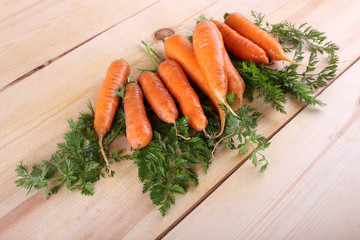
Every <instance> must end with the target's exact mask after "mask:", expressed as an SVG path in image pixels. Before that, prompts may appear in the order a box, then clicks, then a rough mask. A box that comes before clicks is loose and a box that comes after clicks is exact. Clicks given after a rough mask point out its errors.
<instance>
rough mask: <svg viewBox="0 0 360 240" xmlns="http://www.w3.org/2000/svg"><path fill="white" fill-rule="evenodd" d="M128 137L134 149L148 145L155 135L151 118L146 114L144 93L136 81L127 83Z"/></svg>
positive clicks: (125, 106)
mask: <svg viewBox="0 0 360 240" xmlns="http://www.w3.org/2000/svg"><path fill="white" fill-rule="evenodd" d="M124 112H125V125H126V138H127V140H128V142H129V144H130V146H131V147H132V148H133V149H141V148H144V147H146V146H147V145H148V144H149V143H150V141H151V139H152V136H153V132H152V128H151V125H150V122H149V119H148V117H147V115H146V110H145V106H144V100H143V93H142V91H141V88H140V86H139V85H138V84H137V83H135V82H130V83H128V84H127V85H126V88H125V95H124Z"/></svg>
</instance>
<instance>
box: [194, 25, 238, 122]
mask: <svg viewBox="0 0 360 240" xmlns="http://www.w3.org/2000/svg"><path fill="white" fill-rule="evenodd" d="M193 46H194V52H195V57H196V60H197V62H198V64H199V66H200V67H201V68H202V69H203V71H204V75H205V78H206V81H207V83H208V86H209V89H210V91H211V92H212V93H213V94H214V96H215V97H216V98H217V100H218V101H219V102H220V103H221V104H223V105H224V106H225V107H227V108H228V109H229V111H230V112H231V113H232V114H234V115H235V116H237V114H236V113H235V112H234V110H232V108H231V107H230V106H229V104H228V103H227V102H226V94H227V84H228V79H227V76H226V71H225V51H226V50H225V47H224V43H223V39H222V36H221V33H220V31H219V30H218V29H217V27H216V25H215V24H214V23H213V22H211V21H208V20H204V21H200V22H199V23H198V24H197V25H196V27H195V29H194V32H193Z"/></svg>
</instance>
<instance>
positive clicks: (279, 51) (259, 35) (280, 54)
mask: <svg viewBox="0 0 360 240" xmlns="http://www.w3.org/2000/svg"><path fill="white" fill-rule="evenodd" d="M224 18H225V23H226V24H227V25H228V26H230V27H231V28H232V29H234V30H235V31H236V32H238V33H239V34H240V35H242V36H244V37H245V38H247V39H249V40H251V41H252V42H254V43H255V44H257V45H259V46H260V47H261V48H262V49H264V51H265V52H266V54H267V56H268V57H269V58H270V59H273V60H277V61H281V60H285V61H289V62H293V61H292V60H290V59H288V58H286V57H285V53H284V49H283V48H282V46H281V45H280V43H279V42H278V41H276V39H275V38H273V36H271V35H270V34H269V33H267V32H266V31H264V30H263V29H261V28H259V27H258V26H256V25H255V24H254V23H253V22H251V21H250V20H249V19H247V18H246V17H245V16H243V15H242V14H241V13H238V12H234V13H231V14H228V13H226V14H225V16H224Z"/></svg>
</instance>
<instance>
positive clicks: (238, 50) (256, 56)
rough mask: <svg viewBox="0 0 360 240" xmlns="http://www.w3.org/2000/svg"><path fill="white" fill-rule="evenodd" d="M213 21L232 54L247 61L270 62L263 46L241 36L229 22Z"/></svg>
mask: <svg viewBox="0 0 360 240" xmlns="http://www.w3.org/2000/svg"><path fill="white" fill-rule="evenodd" d="M211 21H212V22H213V23H215V25H216V26H217V28H218V29H219V31H220V32H221V35H222V37H223V40H224V44H225V48H226V50H227V51H229V53H231V55H233V56H234V57H237V58H240V59H242V60H245V61H253V62H254V63H256V64H261V63H264V64H267V63H269V59H268V58H267V56H266V52H265V51H264V50H263V49H262V48H261V47H259V46H258V45H256V44H255V43H253V42H252V41H250V40H249V39H247V38H245V37H243V36H241V35H240V34H239V33H237V32H236V31H235V30H233V29H232V28H231V27H229V26H228V25H227V24H225V23H223V22H220V21H217V20H211Z"/></svg>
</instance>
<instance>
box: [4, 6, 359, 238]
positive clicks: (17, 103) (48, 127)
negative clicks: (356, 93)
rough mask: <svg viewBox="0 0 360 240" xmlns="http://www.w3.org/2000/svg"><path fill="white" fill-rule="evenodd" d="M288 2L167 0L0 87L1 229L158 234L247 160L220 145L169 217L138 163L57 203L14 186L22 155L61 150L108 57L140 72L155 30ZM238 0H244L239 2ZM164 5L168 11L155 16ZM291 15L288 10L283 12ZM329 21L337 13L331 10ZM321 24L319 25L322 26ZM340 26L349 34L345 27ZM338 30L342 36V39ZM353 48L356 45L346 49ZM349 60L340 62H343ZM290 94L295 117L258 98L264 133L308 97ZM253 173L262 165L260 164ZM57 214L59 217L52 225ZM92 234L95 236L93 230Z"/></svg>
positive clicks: (51, 234)
mask: <svg viewBox="0 0 360 240" xmlns="http://www.w3.org/2000/svg"><path fill="white" fill-rule="evenodd" d="M285 2H286V1H276V2H271V3H270V2H268V1H259V2H255V3H253V2H245V1H244V2H240V3H239V1H230V0H223V1H213V2H209V1H205V0H204V1H197V2H196V4H195V3H194V2H193V1H183V2H182V4H181V6H180V7H179V5H177V4H176V1H159V2H157V3H156V4H154V5H152V6H151V7H149V8H147V9H145V10H144V11H142V12H141V13H139V14H137V15H135V16H132V17H130V18H128V19H127V20H125V21H123V22H121V23H120V24H118V25H117V26H115V27H114V28H112V29H111V30H109V31H107V32H105V33H104V34H101V35H100V36H99V37H97V38H95V39H92V40H91V41H89V42H87V43H85V44H83V45H82V46H81V47H79V48H78V49H76V50H74V51H72V52H70V53H69V54H67V55H65V56H63V57H61V58H60V59H59V60H58V61H56V62H54V63H52V64H51V65H49V66H47V67H46V68H44V69H42V70H41V71H38V72H36V73H35V74H33V75H31V76H30V77H29V78H26V81H21V82H19V83H18V84H16V85H14V86H11V87H9V88H7V89H6V90H5V91H3V92H1V93H0V110H1V111H0V128H1V131H0V158H1V161H0V175H1V178H0V184H1V186H2V188H0V202H1V206H0V229H2V232H1V235H0V236H1V237H3V238H15V237H21V236H25V235H26V236H28V237H30V238H31V237H32V238H64V237H66V238H80V237H84V236H89V238H98V237H100V236H104V235H106V236H107V237H109V238H111V237H114V238H115V237H116V238H121V237H125V236H126V238H128V239H131V238H145V239H147V238H154V237H156V236H157V235H159V234H160V233H161V232H163V231H164V230H165V229H166V228H168V227H169V226H170V225H171V224H172V223H173V222H174V221H176V220H177V219H178V218H179V217H181V216H182V214H183V213H184V212H186V211H188V209H189V208H191V206H193V205H194V204H196V202H197V200H198V199H200V198H201V197H202V196H203V195H204V194H206V193H207V192H208V190H209V189H211V188H212V187H213V186H214V185H216V184H217V183H218V182H219V181H221V179H222V178H223V177H224V176H225V175H226V174H227V173H228V172H229V171H231V170H232V169H233V168H234V167H236V166H237V165H238V164H239V157H238V155H237V154H235V153H234V152H233V153H230V152H228V151H224V150H223V151H219V152H218V154H217V157H216V161H215V162H214V165H213V166H212V167H211V169H210V172H209V173H208V174H207V175H206V176H204V174H203V173H201V172H200V187H199V188H198V189H196V190H191V191H190V192H189V193H188V194H187V195H186V196H179V197H178V198H177V205H176V206H175V207H174V208H172V209H171V211H170V212H169V215H168V216H167V217H166V218H162V217H161V216H160V214H159V213H158V210H157V208H156V207H154V206H153V205H152V204H151V202H150V200H149V196H148V195H147V194H146V195H143V194H141V184H140V183H139V181H138V179H137V170H136V167H135V166H134V165H133V164H132V163H131V162H122V163H119V164H116V165H114V168H113V169H114V170H115V171H116V176H115V178H114V181H115V182H114V181H112V180H111V179H104V180H102V181H100V182H99V183H98V184H96V186H95V196H94V197H84V196H80V195H79V194H71V193H67V192H66V190H64V189H63V190H62V191H60V193H58V194H57V195H56V196H54V197H53V198H52V199H51V200H50V201H45V200H44V194H43V192H38V193H34V192H32V193H31V194H30V195H29V196H25V191H23V190H19V189H18V188H16V187H15V186H14V184H13V183H12V182H13V181H14V172H13V171H14V168H15V166H14V165H15V164H16V163H18V162H19V161H20V160H24V163H25V164H30V165H31V164H33V163H36V162H39V159H45V158H48V157H49V156H50V154H51V153H52V152H53V151H54V150H55V147H56V146H55V143H56V142H58V141H61V139H62V135H63V133H64V132H65V131H66V130H67V125H66V119H67V118H68V117H76V116H77V113H78V112H79V111H81V110H84V109H85V108H86V107H85V103H86V102H87V99H90V100H91V101H92V102H94V99H95V98H96V95H97V92H98V89H99V86H100V84H101V81H102V79H103V77H104V74H105V71H106V68H107V66H108V64H109V63H110V61H112V60H113V59H116V58H119V57H122V58H125V59H126V60H127V61H128V62H129V63H130V64H131V66H132V74H131V77H132V78H134V79H135V78H136V76H137V74H138V73H139V72H138V71H137V70H136V67H138V66H142V67H147V66H149V65H150V64H149V61H148V59H147V57H146V54H145V51H144V49H143V48H142V47H141V45H140V44H139V42H140V40H145V41H147V42H148V43H150V44H152V45H153V46H155V48H156V49H160V48H161V46H162V45H161V43H159V42H156V41H155V40H154V39H153V38H152V35H153V33H154V32H155V31H156V30H157V29H159V28H162V27H171V28H173V29H175V30H176V31H178V32H184V33H190V31H191V29H192V28H193V26H194V17H197V16H198V15H199V14H200V13H201V12H204V13H206V14H207V15H209V16H214V17H215V18H218V19H221V17H222V14H223V13H224V12H225V11H229V9H231V10H238V11H242V12H245V13H247V14H248V15H249V12H250V10H251V9H256V10H258V11H261V12H263V13H265V14H267V15H269V19H270V18H271V16H273V15H272V14H271V13H272V12H273V11H275V10H277V9H279V8H280V9H281V8H283V6H286V4H285V5H283V4H284V3H285ZM309 2H310V1H305V2H303V3H302V4H301V5H299V6H298V7H299V8H301V7H303V6H304V5H306V4H307V3H309ZM322 4H325V5H326V4H327V3H326V2H325V3H322ZM293 5H294V4H293ZM234 6H239V7H238V9H235V8H234ZM164 9H166V11H164ZM296 10H298V9H297V8H294V9H291V11H290V12H295V11H296ZM318 11H321V9H320V8H319V9H318ZM159 12H161V13H162V14H154V13H159ZM275 13H277V12H275ZM347 13H348V12H346V11H345V12H343V13H342V14H343V15H341V16H342V18H343V19H347V20H349V21H353V20H354V19H355V20H356V17H357V15H355V16H352V15H347ZM277 14H278V13H277ZM279 15H280V14H278V15H277V16H279ZM290 15H291V14H290V13H289V12H287V15H284V18H286V17H287V16H290ZM325 17H327V16H325ZM326 19H328V20H329V21H331V18H330V17H328V18H326ZM307 20H308V21H311V19H307ZM319 28H320V29H321V25H320V26H319ZM332 31H335V32H339V33H342V29H334V30H332ZM343 37H345V38H348V37H349V36H343ZM339 38H340V37H339V36H337V38H335V39H334V40H335V41H336V40H337V39H339ZM359 41H360V39H359V38H355V39H353V42H351V43H350V44H349V45H344V46H341V47H342V49H341V51H340V55H341V56H342V57H344V58H347V59H350V60H354V59H355V58H356V57H357V56H358V55H359V52H358V51H359V50H358V49H357V48H356V46H357V44H358V43H359ZM349 48H350V49H351V50H352V51H348V52H346V51H347V50H348V49H349ZM354 49H356V50H354ZM344 53H346V54H344ZM161 54H163V52H161ZM84 59H85V60H84ZM346 64H347V65H348V64H349V62H347V63H346ZM346 64H344V65H342V67H341V69H342V70H343V69H345V67H346V66H347V65H346ZM30 93H31V94H30ZM289 101H290V102H289V104H288V105H287V111H288V113H289V115H286V116H285V115H282V114H279V113H276V112H274V111H272V110H271V109H269V107H268V106H264V105H263V104H261V101H259V102H257V103H256V105H257V106H258V107H259V108H260V109H261V111H263V112H264V113H266V115H265V116H264V118H262V119H261V121H260V125H261V127H260V128H259V130H260V132H262V133H264V134H265V135H266V136H269V135H271V134H272V133H274V131H276V130H277V129H278V128H279V127H280V126H281V125H282V124H283V123H285V122H286V121H288V119H289V118H290V117H291V116H292V115H293V114H295V113H296V112H297V111H298V110H299V109H300V108H301V105H299V104H297V103H296V102H295V101H292V99H289ZM117 146H121V147H122V146H127V144H126V141H125V139H123V138H119V139H117V142H116V143H115V144H114V147H117ZM240 160H241V159H240ZM252 171H253V173H256V170H254V169H252ZM116 182H118V183H119V185H118V184H116ZM114 213H115V214H114ZM49 219H60V221H58V222H56V223H54V222H52V223H51V224H49ZM35 220H36V221H35ZM103 223H106V224H105V225H103ZM30 229H31V231H30ZM28 230H29V231H28ZM27 234H28V235H27ZM88 234H92V235H91V237H90V235H88Z"/></svg>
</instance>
